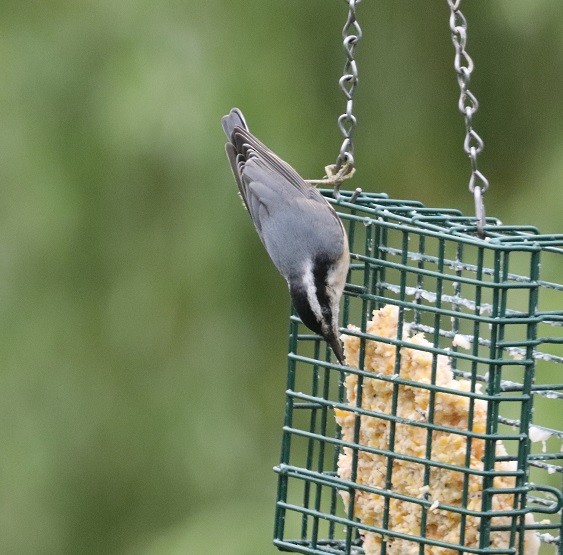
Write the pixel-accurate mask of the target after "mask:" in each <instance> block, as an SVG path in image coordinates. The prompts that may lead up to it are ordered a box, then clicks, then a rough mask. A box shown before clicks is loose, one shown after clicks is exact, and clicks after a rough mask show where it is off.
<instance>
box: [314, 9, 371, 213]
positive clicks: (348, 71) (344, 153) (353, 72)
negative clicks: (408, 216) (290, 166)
mask: <svg viewBox="0 0 563 555" xmlns="http://www.w3.org/2000/svg"><path fill="white" fill-rule="evenodd" d="M344 1H345V2H346V3H347V4H348V18H347V19H346V23H345V24H344V28H343V29H342V39H343V45H344V50H345V52H346V63H345V65H344V71H343V74H342V77H341V78H340V79H339V80H338V85H339V86H340V89H341V90H342V92H343V93H344V96H345V97H346V111H345V112H344V113H343V114H342V115H341V116H339V118H338V128H339V129H340V132H341V133H342V135H343V136H344V141H343V142H342V146H341V147H340V152H339V154H338V158H337V159H336V164H330V165H328V166H326V167H325V172H326V178H325V179H309V180H308V182H309V183H311V184H313V185H326V184H328V185H331V186H332V187H334V193H333V194H334V198H336V199H337V200H338V199H339V198H340V186H341V184H342V181H344V180H345V179H350V178H351V177H352V176H353V175H354V173H355V171H356V168H355V164H354V144H353V143H352V135H353V134H354V130H355V129H356V125H357V121H356V116H355V115H354V114H353V113H352V110H353V108H354V92H355V91H356V87H357V86H358V66H357V65H356V59H355V58H354V54H355V51H356V45H357V44H358V41H359V40H360V39H361V38H362V29H361V28H360V24H359V23H358V20H357V19H356V6H357V5H358V4H359V3H360V2H361V1H362V0H344ZM361 192H362V189H360V188H359V187H358V188H357V189H356V190H355V191H354V193H353V194H352V196H351V197H350V199H349V201H350V202H355V201H356V199H357V198H358V196H359V195H360V194H361Z"/></svg>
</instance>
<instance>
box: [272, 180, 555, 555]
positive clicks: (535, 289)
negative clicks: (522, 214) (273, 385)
mask: <svg viewBox="0 0 563 555" xmlns="http://www.w3.org/2000/svg"><path fill="white" fill-rule="evenodd" d="M323 194H324V195H325V196H326V198H327V199H328V200H329V201H330V202H331V203H334V204H335V205H336V206H335V208H336V209H337V211H338V213H339V215H340V217H341V219H342V221H343V222H344V224H345V226H346V228H347V231H348V237H349V242H350V252H351V265H350V271H349V275H348V280H347V282H348V283H347V286H346V289H345V293H344V299H343V306H342V312H343V314H342V319H343V328H342V332H343V334H345V335H344V339H345V341H344V343H345V348H346V356H347V365H346V366H340V365H339V364H338V363H337V362H336V361H335V359H334V356H333V355H332V354H331V352H330V350H329V349H328V348H327V346H326V344H325V343H324V342H323V341H322V340H321V339H320V338H319V337H318V336H316V335H314V334H312V333H311V332H310V331H309V330H308V329H307V328H306V327H304V326H303V324H302V323H301V322H300V320H299V319H298V317H297V316H295V314H294V315H293V316H292V317H291V323H290V342H289V356H288V382H287V392H286V413H285V422H284V427H283V442H282V453H281V460H280V464H279V465H278V466H277V467H276V468H275V470H276V472H277V473H278V474H279V485H278V497H277V505H276V522H275V532H274V534H275V536H274V544H275V545H276V546H277V547H278V548H279V549H280V550H283V551H292V552H299V553H313V554H325V553H331V554H362V553H365V554H367V555H372V554H379V553H381V554H384V555H385V554H389V555H392V554H394V553H399V554H410V553H412V554H426V553H433V554H450V553H451V554H460V553H496V554H500V553H503V554H509V553H512V554H516V553H527V554H528V553H540V554H543V553H550V555H551V554H552V553H553V552H554V549H555V552H556V553H561V540H560V538H561V528H562V522H561V508H562V505H563V494H562V491H561V473H562V471H563V464H562V463H563V453H562V450H561V440H562V439H563V431H561V427H562V417H561V400H562V399H563V383H562V382H563V380H561V370H562V369H563V366H561V363H562V362H563V327H562V326H563V311H562V310H561V307H562V306H563V302H562V292H563V285H561V284H559V283H556V281H557V276H558V273H559V274H560V272H561V268H562V265H561V262H562V260H563V258H562V257H561V255H562V254H563V249H562V247H563V235H549V236H548V235H541V234H539V233H538V231H537V230H536V229H535V228H533V227H529V226H524V227H522V226H521V227H517V226H504V225H502V224H501V223H500V222H499V221H498V220H496V219H494V218H487V225H486V228H485V231H486V233H487V239H486V240H481V239H479V238H478V237H477V234H476V231H477V230H476V228H475V219H474V218H467V217H464V216H463V215H462V214H461V213H460V212H458V211H456V210H442V209H429V208H426V207H424V206H423V205H422V204H420V203H418V202H413V201H402V200H393V199H389V198H388V197H387V196H385V195H382V194H373V193H362V194H361V196H360V197H359V198H358V199H357V201H356V202H355V203H354V204H351V203H350V202H347V200H346V198H349V196H348V197H347V195H348V193H347V192H343V193H342V195H343V196H342V197H341V198H340V200H339V201H338V202H337V201H334V200H333V199H332V196H331V195H332V191H328V190H327V191H323ZM557 309H559V310H557ZM385 319H386V320H385ZM385 323H387V324H388V325H387V327H385V326H384V324H385ZM349 325H352V326H355V327H349ZM421 333H423V334H424V337H423V336H422V335H421ZM331 357H332V358H331Z"/></svg>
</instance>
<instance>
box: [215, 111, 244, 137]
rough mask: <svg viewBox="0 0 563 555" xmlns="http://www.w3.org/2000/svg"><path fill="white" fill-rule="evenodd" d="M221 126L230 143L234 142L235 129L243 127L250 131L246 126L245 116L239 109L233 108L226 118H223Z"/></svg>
mask: <svg viewBox="0 0 563 555" xmlns="http://www.w3.org/2000/svg"><path fill="white" fill-rule="evenodd" d="M221 124H222V125H223V129H224V131H225V134H226V135H227V137H228V139H229V141H231V140H232V137H233V131H234V130H235V127H242V128H243V129H246V130H247V131H248V125H246V121H245V119H244V116H243V115H242V112H241V111H240V110H239V109H238V108H233V109H232V110H231V111H230V112H229V113H228V114H227V115H226V116H223V118H222V119H221Z"/></svg>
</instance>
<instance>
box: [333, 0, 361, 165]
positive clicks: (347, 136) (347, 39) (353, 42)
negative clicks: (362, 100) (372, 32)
mask: <svg viewBox="0 0 563 555" xmlns="http://www.w3.org/2000/svg"><path fill="white" fill-rule="evenodd" d="M345 1H346V3H347V4H348V19H347V20H346V23H345V24H344V28H343V29H342V39H343V42H342V44H343V46H344V51H345V52H346V64H345V65H344V72H343V74H342V77H341V78H340V79H339V81H338V85H339V86H340V89H341V90H342V92H343V93H344V96H345V98H346V111H345V112H344V113H343V114H342V115H341V116H340V117H339V118H338V127H339V129H340V132H341V133H342V135H343V137H344V141H343V142H342V146H341V147H340V153H339V154H338V158H337V159H336V169H337V170H340V169H341V168H342V167H343V166H345V165H349V166H350V167H352V168H353V167H354V144H353V143H352V135H353V134H354V130H355V128H356V125H357V121H356V116H355V115H354V114H353V113H352V110H353V108H354V92H355V91H356V87H357V86H358V66H357V65H356V60H355V58H354V54H355V50H356V46H357V44H358V41H359V40H360V39H361V38H362V29H361V27H360V24H359V23H358V20H357V19H356V6H357V5H358V4H359V3H360V2H361V1H362V0H345Z"/></svg>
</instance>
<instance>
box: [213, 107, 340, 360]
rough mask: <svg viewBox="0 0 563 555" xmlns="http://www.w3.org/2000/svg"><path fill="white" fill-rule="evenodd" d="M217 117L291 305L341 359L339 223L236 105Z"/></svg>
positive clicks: (246, 200) (239, 182)
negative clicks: (250, 126) (258, 135)
mask: <svg viewBox="0 0 563 555" xmlns="http://www.w3.org/2000/svg"><path fill="white" fill-rule="evenodd" d="M221 122H222V124H223V129H224V130H225V133H226V134H227V137H228V139H229V142H228V143H227V145H226V150H227V156H228V158H229V161H230V163H231V167H232V169H233V174H234V176H235V180H236V182H237V185H238V188H239V191H240V195H241V197H242V200H243V202H244V205H245V207H246V209H247V210H248V212H249V214H250V217H251V218H252V221H253V222H254V226H255V227H256V231H257V232H258V235H259V236H260V239H261V240H262V243H263V244H264V246H265V247H266V250H267V251H268V254H269V255H270V258H271V259H272V261H273V262H274V264H275V265H276V268H277V269H278V270H279V272H280V273H281V274H282V276H283V277H284V278H285V279H286V281H287V284H288V286H289V291H290V294H291V299H292V301H293V305H294V306H295V310H296V311H297V314H299V317H300V318H301V321H302V322H303V323H304V324H305V325H306V326H307V327H308V328H310V329H311V330H313V331H314V332H315V333H317V334H319V335H321V336H323V337H324V338H325V339H326V341H327V342H328V344H329V345H330V346H331V347H332V350H333V351H334V354H335V355H336V358H337V359H338V361H339V362H340V363H341V364H342V363H343V362H344V355H343V352H342V344H341V342H340V339H339V337H338V312H339V304H340V297H341V296H342V291H343V290H344V285H345V283H346V274H347V273H348V266H349V257H350V254H349V251H348V239H347V237H346V232H345V231H344V227H343V226H342V223H341V222H340V220H339V219H338V216H337V215H336V212H335V211H334V209H333V208H332V206H331V205H330V204H329V203H328V201H327V200H326V199H325V198H324V197H323V196H322V195H321V193H320V192H319V191H318V190H317V189H316V188H315V187H313V186H312V185H310V184H309V183H307V182H306V181H305V180H304V179H303V178H302V177H301V176H300V175H299V174H298V173H297V172H296V171H295V170H294V169H293V168H292V167H291V166H290V165H289V164H288V163H287V162H284V161H283V160H282V159H281V158H279V157H278V156H276V155H275V154H274V153H273V152H272V151H271V150H270V149H269V148H268V147H266V146H265V145H264V144H263V143H261V142H260V141H259V140H258V139H257V138H256V137H254V135H252V133H250V132H249V130H248V126H247V125H246V121H245V120H244V117H243V115H242V113H241V111H240V110H238V109H237V108H233V109H232V110H231V111H230V113H229V114H228V115H226V116H224V117H223V119H222V120H221Z"/></svg>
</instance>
